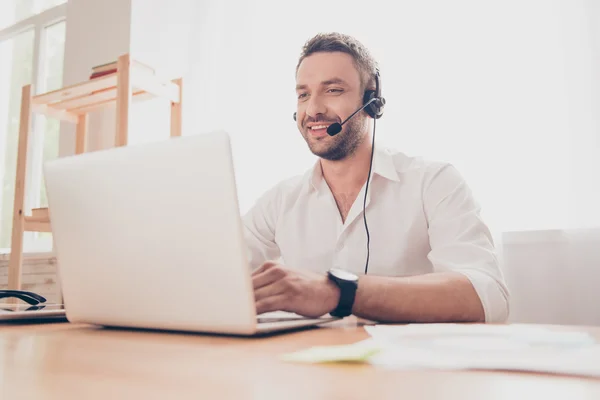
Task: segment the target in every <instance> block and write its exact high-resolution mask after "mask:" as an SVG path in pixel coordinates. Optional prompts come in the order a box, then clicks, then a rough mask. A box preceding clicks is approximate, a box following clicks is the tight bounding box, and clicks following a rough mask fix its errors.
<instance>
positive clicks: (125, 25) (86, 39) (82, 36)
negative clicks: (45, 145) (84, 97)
mask: <svg viewBox="0 0 600 400" xmlns="http://www.w3.org/2000/svg"><path fill="white" fill-rule="evenodd" d="M130 20H131V2H130V0H103V1H97V0H69V2H68V3H67V29H66V37H65V61H64V76H63V84H64V85H65V86H67V85H73V84H76V83H79V82H82V81H84V80H87V79H88V77H89V76H90V73H91V69H92V67H93V66H95V65H99V64H103V63H106V62H110V61H112V60H115V59H116V58H117V57H118V56H119V55H121V54H123V53H127V52H128V51H129V47H130V46H129V43H130ZM89 127H90V130H89V141H88V146H89V148H90V149H92V150H95V149H102V148H106V147H109V146H112V144H113V143H114V129H115V113H114V111H113V110H111V109H107V110H105V111H101V112H94V113H92V114H91V115H90V121H89ZM61 133H63V134H62V135H61V141H60V152H59V155H60V156H61V157H62V156H64V155H69V154H73V153H74V151H75V130H74V128H73V126H72V124H70V123H63V124H61ZM110 133H112V135H111V134H110Z"/></svg>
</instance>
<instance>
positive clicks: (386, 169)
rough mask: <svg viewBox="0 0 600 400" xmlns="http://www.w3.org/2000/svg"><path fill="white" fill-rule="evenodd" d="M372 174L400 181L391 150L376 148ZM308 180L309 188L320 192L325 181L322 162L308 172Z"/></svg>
mask: <svg viewBox="0 0 600 400" xmlns="http://www.w3.org/2000/svg"><path fill="white" fill-rule="evenodd" d="M371 172H372V175H379V176H381V177H383V178H386V179H388V180H390V181H393V182H399V181H400V176H399V175H398V170H397V169H396V165H395V164H394V158H393V156H392V154H391V153H390V151H389V149H387V148H385V147H383V148H379V146H375V153H374V154H373V169H372V170H371ZM308 178H309V179H308V181H309V188H310V189H314V190H318V188H319V186H320V184H321V183H322V181H323V170H322V169H321V162H320V160H317V161H316V162H315V165H314V166H313V167H312V169H310V170H309V171H308Z"/></svg>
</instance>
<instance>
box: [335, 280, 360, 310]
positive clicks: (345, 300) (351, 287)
mask: <svg viewBox="0 0 600 400" xmlns="http://www.w3.org/2000/svg"><path fill="white" fill-rule="evenodd" d="M329 278H330V279H331V280H332V281H333V282H334V283H335V284H336V285H337V286H338V287H339V288H340V300H339V302H338V305H337V307H336V308H335V309H334V310H333V311H331V312H330V313H329V314H330V315H331V316H333V317H347V316H348V315H351V314H352V307H353V306H354V298H355V297H356V289H357V288H358V283H357V282H356V281H351V280H344V279H340V278H338V277H336V276H335V275H333V274H331V273H330V274H329Z"/></svg>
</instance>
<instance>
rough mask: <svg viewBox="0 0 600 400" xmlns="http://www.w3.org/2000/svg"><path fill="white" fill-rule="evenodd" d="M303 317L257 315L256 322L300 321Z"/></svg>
mask: <svg viewBox="0 0 600 400" xmlns="http://www.w3.org/2000/svg"><path fill="white" fill-rule="evenodd" d="M305 319H306V318H303V317H288V318H276V317H258V318H256V322H258V323H259V324H266V323H273V322H286V321H300V320H305Z"/></svg>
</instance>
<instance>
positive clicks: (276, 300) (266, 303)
mask: <svg viewBox="0 0 600 400" xmlns="http://www.w3.org/2000/svg"><path fill="white" fill-rule="evenodd" d="M285 306H286V296H285V295H283V294H278V295H275V296H270V297H265V298H264V299H261V300H259V301H257V302H256V314H262V313H266V312H270V311H282V310H283V311H285V310H284V309H285Z"/></svg>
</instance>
